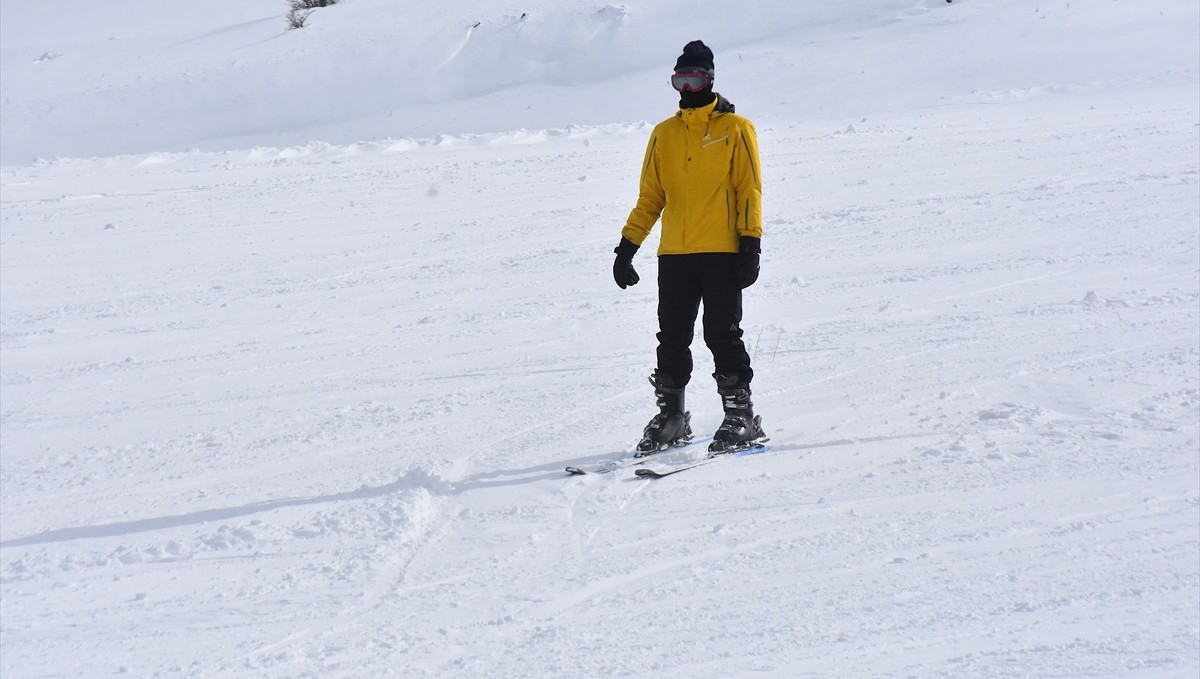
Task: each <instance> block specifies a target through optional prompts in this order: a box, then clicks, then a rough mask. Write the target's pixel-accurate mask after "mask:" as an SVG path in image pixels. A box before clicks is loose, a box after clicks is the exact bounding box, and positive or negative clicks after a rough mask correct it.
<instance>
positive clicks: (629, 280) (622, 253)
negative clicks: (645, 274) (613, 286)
mask: <svg viewBox="0 0 1200 679" xmlns="http://www.w3.org/2000/svg"><path fill="white" fill-rule="evenodd" d="M637 251H638V246H637V245H634V244H633V241H631V240H629V239H628V238H622V239H621V243H620V244H619V245H617V247H616V249H614V250H613V252H615V253H617V259H616V261H614V262H613V280H615V281H616V282H617V285H619V286H620V287H621V289H622V290H624V289H625V288H626V287H628V286H630V285H637V283H638V281H639V280H641V278H639V277H638V274H637V272H636V271H634V270H633V255H634V254H636V253H637Z"/></svg>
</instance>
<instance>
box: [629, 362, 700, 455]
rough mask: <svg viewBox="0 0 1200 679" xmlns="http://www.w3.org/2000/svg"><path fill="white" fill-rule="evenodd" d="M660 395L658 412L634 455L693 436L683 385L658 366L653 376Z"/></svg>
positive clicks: (655, 393) (667, 446)
mask: <svg viewBox="0 0 1200 679" xmlns="http://www.w3.org/2000/svg"><path fill="white" fill-rule="evenodd" d="M650 384H651V385H652V386H653V387H654V395H655V396H656V397H657V402H658V414H657V415H655V416H654V417H653V418H652V419H651V420H650V423H649V424H647V425H646V429H645V430H644V431H643V432H642V440H641V441H639V442H638V445H637V452H636V453H634V457H645V456H647V455H653V454H655V453H658V452H661V451H663V450H666V449H667V448H674V447H675V446H681V445H683V444H685V443H688V442H689V441H691V440H692V414H691V413H689V412H684V410H683V389H684V388H683V387H682V386H676V385H677V382H676V381H675V379H674V378H672V377H671V376H670V375H666V374H664V373H661V372H659V371H657V370H655V371H654V374H653V375H651V376H650Z"/></svg>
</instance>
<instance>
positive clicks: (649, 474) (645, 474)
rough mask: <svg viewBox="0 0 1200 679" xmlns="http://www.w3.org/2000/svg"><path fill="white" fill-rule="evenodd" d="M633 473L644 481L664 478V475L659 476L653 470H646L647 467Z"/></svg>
mask: <svg viewBox="0 0 1200 679" xmlns="http://www.w3.org/2000/svg"><path fill="white" fill-rule="evenodd" d="M633 473H634V474H635V475H637V476H639V477H641V478H643V479H661V478H662V477H663V475H662V474H659V473H658V472H656V471H654V470H653V469H646V468H645V467H643V468H641V469H635V470H633Z"/></svg>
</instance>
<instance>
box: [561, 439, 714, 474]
mask: <svg viewBox="0 0 1200 679" xmlns="http://www.w3.org/2000/svg"><path fill="white" fill-rule="evenodd" d="M711 440H712V437H711V436H697V437H695V438H692V439H689V440H688V441H687V442H686V443H682V444H680V445H677V446H670V447H668V448H663V449H662V450H659V451H657V452H654V453H651V454H649V455H643V456H641V457H637V456H636V455H635V454H634V453H627V454H625V456H623V457H619V458H617V459H615V460H609V461H608V462H606V463H602V464H599V465H596V466H595V467H578V466H573V465H568V466H567V467H566V468H565V471H566V472H567V474H570V475H571V476H592V475H598V474H611V473H613V472H615V471H619V470H621V469H624V468H626V467H635V466H637V465H642V464H647V463H649V462H653V461H654V458H656V457H658V456H660V455H667V454H671V453H677V452H679V451H681V450H684V449H686V448H688V447H690V446H694V445H697V444H700V443H707V442H710V441H711Z"/></svg>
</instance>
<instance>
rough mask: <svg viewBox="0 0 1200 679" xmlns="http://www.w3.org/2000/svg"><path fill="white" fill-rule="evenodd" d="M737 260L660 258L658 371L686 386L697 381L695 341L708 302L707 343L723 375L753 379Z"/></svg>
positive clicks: (724, 256)
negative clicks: (694, 373)
mask: <svg viewBox="0 0 1200 679" xmlns="http://www.w3.org/2000/svg"><path fill="white" fill-rule="evenodd" d="M736 261H737V255H736V254H733V253H727V252H705V253H698V254H691V255H661V256H660V257H659V258H658V328H659V332H658V369H659V370H660V371H661V372H664V373H666V374H668V375H670V376H672V377H674V378H675V380H676V381H677V383H678V384H680V385H681V386H682V385H685V384H687V383H688V380H690V379H691V376H692V350H691V345H692V337H693V336H694V335H695V330H696V315H697V313H698V312H699V309H700V304H701V302H703V303H704V319H703V326H704V343H705V344H707V345H708V348H709V350H710V351H712V355H713V364H714V366H715V367H716V371H717V373H718V374H720V375H736V376H738V377H740V378H742V380H743V381H745V382H746V384H749V383H750V380H751V379H752V378H753V377H754V371H753V370H751V369H750V355H749V354H747V353H746V346H745V344H744V343H743V342H742V326H741V324H742V288H741V286H740V285H739V284H738V281H737V276H736V275H735V274H734V263H735V262H736Z"/></svg>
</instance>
